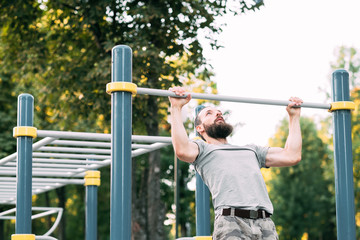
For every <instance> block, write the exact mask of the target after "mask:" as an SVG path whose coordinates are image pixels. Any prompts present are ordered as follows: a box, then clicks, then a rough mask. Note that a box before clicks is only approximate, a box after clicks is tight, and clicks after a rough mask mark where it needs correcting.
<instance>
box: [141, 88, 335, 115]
mask: <svg viewBox="0 0 360 240" xmlns="http://www.w3.org/2000/svg"><path fill="white" fill-rule="evenodd" d="M137 94H147V95H153V96H162V97H179V96H177V95H176V94H175V93H173V92H172V91H169V90H159V89H150V88H137ZM191 97H192V98H194V99H204V100H215V101H225V102H239V103H252V104H266V105H277V106H287V105H288V104H289V101H284V100H271V99H262V98H247V97H237V96H225V95H219V94H206V93H191ZM301 107H306V108H320V109H326V110H329V109H330V108H331V104H327V103H310V102H304V103H303V104H302V105H301Z"/></svg>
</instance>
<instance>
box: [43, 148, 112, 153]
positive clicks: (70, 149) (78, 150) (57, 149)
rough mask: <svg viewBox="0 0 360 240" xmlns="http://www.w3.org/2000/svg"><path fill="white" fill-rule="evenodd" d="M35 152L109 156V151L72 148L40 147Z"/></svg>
mask: <svg viewBox="0 0 360 240" xmlns="http://www.w3.org/2000/svg"><path fill="white" fill-rule="evenodd" d="M37 151H42V152H75V153H96V154H111V150H110V149H96V148H73V147H41V148H39V149H38V150H37Z"/></svg>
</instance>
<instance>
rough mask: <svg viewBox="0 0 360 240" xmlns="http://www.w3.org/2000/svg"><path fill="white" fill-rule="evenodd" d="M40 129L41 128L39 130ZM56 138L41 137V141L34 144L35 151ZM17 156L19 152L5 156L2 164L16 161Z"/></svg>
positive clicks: (0, 161) (0, 162)
mask: <svg viewBox="0 0 360 240" xmlns="http://www.w3.org/2000/svg"><path fill="white" fill-rule="evenodd" d="M38 131H39V130H38ZM54 140H56V138H50V137H47V138H44V139H41V140H40V141H38V142H36V143H34V144H33V151H36V150H37V149H39V148H40V147H42V146H45V145H47V144H49V143H51V142H53V141H54ZM16 156H17V153H13V154H11V155H9V156H7V157H4V158H2V159H1V160H0V165H2V164H5V163H7V162H9V161H14V160H16Z"/></svg>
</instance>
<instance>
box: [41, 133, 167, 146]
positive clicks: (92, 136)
mask: <svg viewBox="0 0 360 240" xmlns="http://www.w3.org/2000/svg"><path fill="white" fill-rule="evenodd" d="M37 134H38V137H55V138H65V139H82V140H95V141H96V140H100V141H109V142H110V141H111V134H105V133H86V132H64V131H50V130H38V131H37ZM131 139H132V141H133V142H168V143H171V137H162V136H141V135H133V136H132V138H131Z"/></svg>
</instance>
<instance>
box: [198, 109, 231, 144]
mask: <svg viewBox="0 0 360 240" xmlns="http://www.w3.org/2000/svg"><path fill="white" fill-rule="evenodd" d="M199 119H200V120H201V125H202V126H200V125H199V126H200V128H199V130H200V131H204V132H205V133H206V134H207V135H208V136H209V137H212V138H215V139H219V138H221V139H225V138H226V137H228V136H229V135H230V134H231V132H232V130H233V127H232V126H231V125H230V124H227V123H226V122H225V120H224V118H223V115H222V112H221V111H220V110H218V109H217V108H214V107H206V108H204V109H203V110H202V111H201V112H200V113H199ZM200 134H202V132H200Z"/></svg>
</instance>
